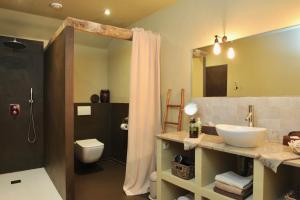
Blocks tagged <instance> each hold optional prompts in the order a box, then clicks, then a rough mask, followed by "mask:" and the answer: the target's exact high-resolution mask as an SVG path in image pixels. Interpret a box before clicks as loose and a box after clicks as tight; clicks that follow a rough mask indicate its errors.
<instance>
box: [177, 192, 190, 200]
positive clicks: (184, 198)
mask: <svg viewBox="0 0 300 200" xmlns="http://www.w3.org/2000/svg"><path fill="white" fill-rule="evenodd" d="M177 200H194V195H193V194H191V193H189V194H187V195H185V196H180V197H178V198H177Z"/></svg>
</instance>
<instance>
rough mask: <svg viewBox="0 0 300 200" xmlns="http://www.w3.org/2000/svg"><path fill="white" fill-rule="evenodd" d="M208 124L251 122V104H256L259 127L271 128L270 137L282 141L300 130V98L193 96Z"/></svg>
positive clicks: (269, 130)
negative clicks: (248, 116)
mask: <svg viewBox="0 0 300 200" xmlns="http://www.w3.org/2000/svg"><path fill="white" fill-rule="evenodd" d="M193 101H194V102H195V103H197V104H198V107H199V115H200V117H201V119H202V122H203V123H204V124H207V123H208V122H213V123H214V124H219V123H227V124H236V125H247V122H246V121H245V118H246V116H247V113H248V105H254V119H255V124H256V126H260V127H265V128H267V129H268V139H269V140H270V141H273V142H281V141H282V136H283V135H286V134H288V133H289V132H290V131H300V97H203V98H195V99H193Z"/></svg>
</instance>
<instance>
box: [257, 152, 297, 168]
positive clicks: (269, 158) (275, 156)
mask: <svg viewBox="0 0 300 200" xmlns="http://www.w3.org/2000/svg"><path fill="white" fill-rule="evenodd" d="M258 159H259V161H260V162H261V163H262V164H263V165H264V166H266V167H268V168H270V169H272V170H273V171H274V172H275V173H277V169H278V167H279V165H280V164H281V163H283V162H284V161H287V160H296V159H300V155H297V154H294V153H292V152H281V153H265V154H260V156H259V158H258Z"/></svg>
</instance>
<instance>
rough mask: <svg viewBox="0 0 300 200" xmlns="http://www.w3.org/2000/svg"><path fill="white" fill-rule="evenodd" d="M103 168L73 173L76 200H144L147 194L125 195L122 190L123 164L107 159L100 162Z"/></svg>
mask: <svg viewBox="0 0 300 200" xmlns="http://www.w3.org/2000/svg"><path fill="white" fill-rule="evenodd" d="M102 167H103V170H101V171H99V172H95V173H90V174H84V175H75V199H76V200H87V199H88V200H99V199H116V200H146V199H148V198H147V197H148V194H146V195H139V196H131V197H127V196H126V195H125V193H124V192H123V182H124V178H125V166H124V165H122V164H120V163H118V162H115V161H112V160H107V161H103V162H102Z"/></svg>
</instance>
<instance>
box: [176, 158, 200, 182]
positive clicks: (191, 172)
mask: <svg viewBox="0 0 300 200" xmlns="http://www.w3.org/2000/svg"><path fill="white" fill-rule="evenodd" d="M172 174H173V175H175V176H177V177H179V178H183V179H186V180H189V179H192V178H194V177H195V166H194V165H190V166H187V165H183V164H180V163H178V162H175V161H172Z"/></svg>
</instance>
